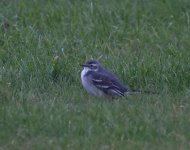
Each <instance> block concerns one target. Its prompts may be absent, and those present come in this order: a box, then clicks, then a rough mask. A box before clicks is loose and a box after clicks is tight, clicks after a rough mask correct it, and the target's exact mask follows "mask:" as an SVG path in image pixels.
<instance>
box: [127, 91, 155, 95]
mask: <svg viewBox="0 0 190 150" xmlns="http://www.w3.org/2000/svg"><path fill="white" fill-rule="evenodd" d="M144 93H145V94H158V93H156V92H153V91H143V90H128V91H126V94H127V95H134V94H144Z"/></svg>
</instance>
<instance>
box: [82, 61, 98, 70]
mask: <svg viewBox="0 0 190 150" xmlns="http://www.w3.org/2000/svg"><path fill="white" fill-rule="evenodd" d="M81 66H83V67H84V69H86V70H88V71H98V70H99V69H100V68H101V64H100V63H99V62H98V61H97V60H88V61H87V62H86V63H85V64H83V65H81Z"/></svg>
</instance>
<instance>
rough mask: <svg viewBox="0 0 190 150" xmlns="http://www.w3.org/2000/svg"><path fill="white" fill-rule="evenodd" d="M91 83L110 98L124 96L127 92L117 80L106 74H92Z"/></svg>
mask: <svg viewBox="0 0 190 150" xmlns="http://www.w3.org/2000/svg"><path fill="white" fill-rule="evenodd" d="M92 82H93V84H94V85H95V86H96V87H97V88H99V89H101V90H102V91H103V92H104V93H106V94H108V95H111V96H124V93H125V92H126V91H127V88H126V87H125V86H124V85H123V84H121V82H120V81H119V80H118V79H117V78H114V77H110V76H108V75H106V74H100V73H97V72H94V73H92Z"/></svg>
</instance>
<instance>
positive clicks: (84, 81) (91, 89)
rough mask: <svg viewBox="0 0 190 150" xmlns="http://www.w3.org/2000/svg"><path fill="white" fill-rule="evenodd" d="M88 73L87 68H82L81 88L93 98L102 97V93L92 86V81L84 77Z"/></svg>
mask: <svg viewBox="0 0 190 150" xmlns="http://www.w3.org/2000/svg"><path fill="white" fill-rule="evenodd" d="M88 71H89V68H87V67H84V69H83V70H82V72H81V81H82V85H83V87H84V88H85V89H86V90H87V92H88V93H90V94H92V95H94V96H103V95H104V93H103V92H102V91H101V90H99V89H98V88H97V87H95V86H94V85H93V84H92V81H91V80H90V78H89V76H85V75H86V73H88Z"/></svg>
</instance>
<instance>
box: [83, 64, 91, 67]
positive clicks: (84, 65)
mask: <svg viewBox="0 0 190 150" xmlns="http://www.w3.org/2000/svg"><path fill="white" fill-rule="evenodd" d="M81 66H82V67H90V65H87V64H82V65H81Z"/></svg>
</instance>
